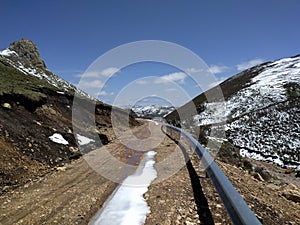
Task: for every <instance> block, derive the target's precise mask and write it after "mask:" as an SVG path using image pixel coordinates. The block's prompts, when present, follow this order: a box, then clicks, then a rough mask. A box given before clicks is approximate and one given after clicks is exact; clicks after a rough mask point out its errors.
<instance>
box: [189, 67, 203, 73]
mask: <svg viewBox="0 0 300 225" xmlns="http://www.w3.org/2000/svg"><path fill="white" fill-rule="evenodd" d="M201 71H203V69H196V68H187V69H186V72H187V73H190V74H192V73H198V72H201Z"/></svg>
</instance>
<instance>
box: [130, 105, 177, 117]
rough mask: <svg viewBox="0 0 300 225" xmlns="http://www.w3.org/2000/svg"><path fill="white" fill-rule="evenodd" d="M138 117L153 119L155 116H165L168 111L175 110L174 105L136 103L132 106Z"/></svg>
mask: <svg viewBox="0 0 300 225" xmlns="http://www.w3.org/2000/svg"><path fill="white" fill-rule="evenodd" d="M131 109H132V111H133V112H135V114H136V115H137V117H140V118H145V119H152V118H155V117H164V116H165V115H167V114H168V113H170V112H172V111H174V110H175V108H174V107H173V106H160V105H149V106H148V105H147V106H145V105H143V106H142V105H135V106H133V107H132V108H131Z"/></svg>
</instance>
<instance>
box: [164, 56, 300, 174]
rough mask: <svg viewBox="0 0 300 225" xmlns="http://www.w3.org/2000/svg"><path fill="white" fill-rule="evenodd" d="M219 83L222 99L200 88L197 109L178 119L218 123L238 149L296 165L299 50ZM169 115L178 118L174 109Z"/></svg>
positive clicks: (299, 157) (299, 155)
mask: <svg viewBox="0 0 300 225" xmlns="http://www.w3.org/2000/svg"><path fill="white" fill-rule="evenodd" d="M220 88H221V89H222V91H223V94H224V99H225V102H220V99H215V101H213V102H207V99H206V96H205V94H201V95H199V96H197V97H196V98H194V99H193V102H194V103H195V105H196V107H197V111H198V114H196V115H191V116H190V118H189V119H186V120H185V121H181V122H182V123H183V124H186V127H189V126H192V127H193V126H198V127H200V129H201V130H203V131H205V132H207V131H209V129H210V128H209V127H212V126H214V127H217V126H220V127H222V128H223V129H225V130H226V137H227V139H228V140H229V141H230V142H231V143H233V144H234V145H235V146H237V147H239V148H240V152H241V154H242V155H246V156H249V157H252V158H255V159H259V160H264V161H270V162H274V163H276V164H278V165H280V166H288V167H298V169H299V170H300V125H299V124H300V103H299V102H300V101H299V100H300V55H297V56H294V57H290V58H284V59H280V60H275V61H272V62H267V63H263V64H261V65H257V66H255V67H252V68H250V69H247V70H245V71H243V72H241V73H239V74H237V75H235V76H233V77H231V78H229V79H228V80H226V81H224V82H223V83H221V84H220ZM214 89H215V88H213V89H211V90H208V91H207V92H206V93H213V91H214ZM187 105H188V104H187ZM187 105H185V106H183V107H181V108H179V109H178V110H183V111H184V110H185V111H186V110H187ZM167 120H168V121H169V122H170V123H174V122H175V123H177V124H178V123H179V120H180V118H179V117H178V114H177V113H176V111H174V112H172V113H170V114H169V115H168V116H167ZM208 136H209V134H208Z"/></svg>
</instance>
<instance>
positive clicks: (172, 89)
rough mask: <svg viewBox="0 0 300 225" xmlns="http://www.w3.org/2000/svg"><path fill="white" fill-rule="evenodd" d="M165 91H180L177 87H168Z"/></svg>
mask: <svg viewBox="0 0 300 225" xmlns="http://www.w3.org/2000/svg"><path fill="white" fill-rule="evenodd" d="M165 91H167V92H173V91H178V89H176V88H168V89H166V90H165Z"/></svg>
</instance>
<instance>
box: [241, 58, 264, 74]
mask: <svg viewBox="0 0 300 225" xmlns="http://www.w3.org/2000/svg"><path fill="white" fill-rule="evenodd" d="M263 62H264V60H262V59H259V58H258V59H252V60H250V61H248V62H243V63H241V64H238V65H236V68H237V70H239V71H242V70H246V69H248V68H251V67H253V66H256V65H258V64H261V63H263Z"/></svg>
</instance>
